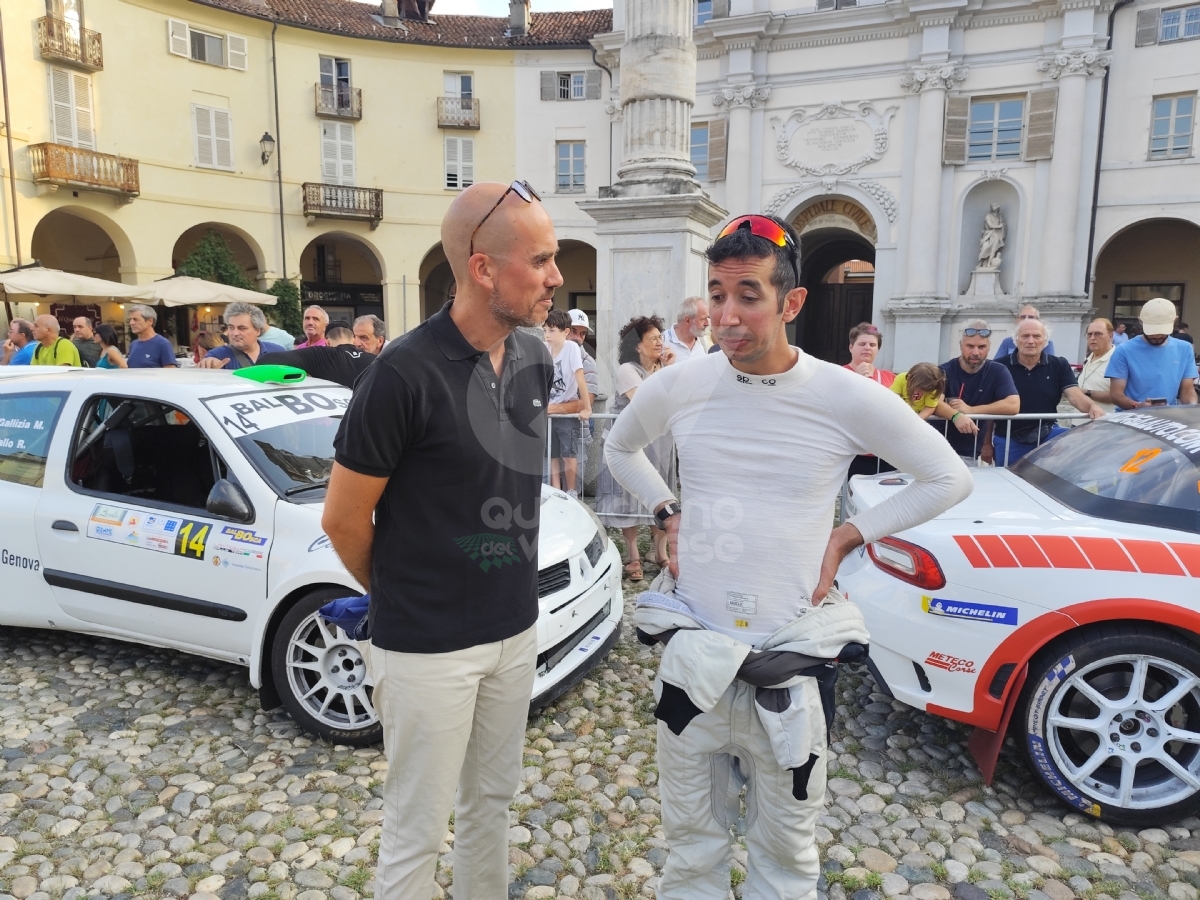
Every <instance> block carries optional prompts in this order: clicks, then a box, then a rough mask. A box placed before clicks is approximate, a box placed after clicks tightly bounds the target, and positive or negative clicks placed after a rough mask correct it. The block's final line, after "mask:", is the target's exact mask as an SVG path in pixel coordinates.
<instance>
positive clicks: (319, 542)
mask: <svg viewBox="0 0 1200 900" xmlns="http://www.w3.org/2000/svg"><path fill="white" fill-rule="evenodd" d="M332 549H333V544H332V543H330V541H329V535H327V534H323V535H321V536H320V537H319V538H317V539H316V540H315V541H313V542H312V543H311V544H309V545H308V552H309V553H316V552H317V551H318V550H332Z"/></svg>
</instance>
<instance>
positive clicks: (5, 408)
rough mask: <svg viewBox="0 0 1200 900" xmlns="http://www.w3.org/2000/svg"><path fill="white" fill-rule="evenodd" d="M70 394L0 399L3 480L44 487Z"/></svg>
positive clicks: (0, 467) (23, 395)
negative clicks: (55, 436)
mask: <svg viewBox="0 0 1200 900" xmlns="http://www.w3.org/2000/svg"><path fill="white" fill-rule="evenodd" d="M66 399H67V395H66V394H57V393H55V394H48V393H40V394H16V395H13V394H9V395H8V396H5V397H0V481H8V482H11V483H12V484H24V485H27V486H29V487H38V488H40V487H41V486H42V479H43V477H44V476H45V474H46V454H47V453H48V452H49V450H50V438H51V436H52V435H53V434H54V425H55V423H56V422H57V421H58V413H59V411H60V410H61V409H62V405H63V403H65V402H66Z"/></svg>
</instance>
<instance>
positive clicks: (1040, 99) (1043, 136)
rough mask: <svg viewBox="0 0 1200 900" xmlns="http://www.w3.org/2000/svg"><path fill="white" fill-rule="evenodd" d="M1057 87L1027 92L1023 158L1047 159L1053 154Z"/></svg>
mask: <svg viewBox="0 0 1200 900" xmlns="http://www.w3.org/2000/svg"><path fill="white" fill-rule="evenodd" d="M1057 108H1058V88H1056V87H1053V88H1046V89H1044V90H1040V91H1030V92H1029V127H1028V128H1027V129H1026V131H1025V159H1027V160H1033V159H1049V158H1050V157H1051V156H1053V155H1054V114H1055V111H1056V110H1057Z"/></svg>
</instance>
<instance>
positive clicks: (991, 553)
mask: <svg viewBox="0 0 1200 900" xmlns="http://www.w3.org/2000/svg"><path fill="white" fill-rule="evenodd" d="M975 541H976V543H978V544H979V546H980V548H981V549H982V550H983V552H984V553H986V554H987V555H988V559H990V560H991V561H992V565H993V566H995V567H996V568H997V569H1015V568H1017V561H1016V559H1014V558H1013V555H1012V554H1011V553H1009V552H1008V547H1006V546H1005V545H1004V541H1002V540H1000V538H999V536H997V535H994V534H977V535H975ZM1114 543H1115V542H1114Z"/></svg>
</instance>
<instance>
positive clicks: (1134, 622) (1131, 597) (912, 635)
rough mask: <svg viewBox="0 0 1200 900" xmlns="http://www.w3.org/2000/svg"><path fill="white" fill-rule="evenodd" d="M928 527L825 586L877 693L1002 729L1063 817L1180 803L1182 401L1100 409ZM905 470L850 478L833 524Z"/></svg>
mask: <svg viewBox="0 0 1200 900" xmlns="http://www.w3.org/2000/svg"><path fill="white" fill-rule="evenodd" d="M972 473H973V475H974V479H975V490H974V492H973V493H972V495H971V496H970V497H969V498H968V499H967V500H965V501H964V502H963V503H960V504H959V505H958V506H956V507H954V508H953V509H951V510H949V511H948V512H946V513H944V514H943V515H941V516H939V517H938V518H937V519H934V520H933V521H931V522H928V523H926V524H924V525H921V526H919V527H917V528H913V529H910V530H909V531H906V532H903V533H901V534H899V535H896V536H895V537H892V538H885V539H884V540H881V541H879V542H877V543H875V544H872V545H870V546H869V547H866V548H863V549H862V550H860V551H858V552H856V553H853V554H851V555H850V557H848V558H847V560H846V561H845V562H844V563H843V565H842V568H841V570H840V572H839V573H838V583H839V585H840V587H841V588H842V589H843V591H844V592H845V593H847V594H848V596H849V597H850V598H851V599H852V600H853V601H855V602H856V603H857V604H858V605H859V606H860V607H861V608H862V611H863V614H864V615H865V616H866V620H867V625H868V628H869V630H870V632H871V660H872V662H871V665H872V668H873V674H874V675H875V678H876V680H877V681H878V682H879V684H880V685H881V686H882V687H884V688H885V690H888V691H890V692H891V693H892V695H893V696H895V697H896V698H897V699H899V700H901V701H903V702H905V703H908V704H910V705H912V706H915V707H917V708H920V709H924V710H927V711H929V712H931V713H936V714H938V715H942V716H946V717H948V718H951V719H956V720H958V721H960V722H966V723H969V724H972V725H975V726H977V728H976V731H975V734H974V735H973V736H972V739H971V750H972V752H973V753H974V754H975V757H976V759H977V761H978V762H979V764H980V769H981V771H982V772H983V773H984V775H985V777H986V778H987V779H988V780H989V781H990V777H991V774H992V772H993V770H994V767H995V762H996V757H997V754H998V753H999V749H1000V743H1001V741H1002V740H1003V738H1004V735H1005V734H1006V733H1008V734H1011V735H1012V736H1013V737H1014V738H1015V739H1016V740H1017V742H1018V743H1019V744H1020V745H1021V746H1022V747H1023V748H1024V751H1025V753H1026V756H1027V757H1028V760H1029V763H1030V765H1031V766H1032V768H1033V769H1034V771H1036V772H1037V774H1038V775H1039V776H1040V777H1041V779H1042V781H1044V782H1045V783H1046V785H1048V786H1049V787H1050V789H1051V790H1053V791H1054V792H1055V793H1056V794H1057V795H1058V796H1059V797H1061V798H1062V800H1063V801H1064V802H1065V803H1067V804H1068V805H1069V806H1071V807H1073V808H1075V809H1078V810H1081V811H1083V812H1085V813H1089V814H1091V815H1093V816H1099V817H1103V818H1105V819H1109V820H1111V821H1113V822H1123V823H1129V824H1134V825H1150V824H1161V823H1168V822H1175V821H1178V820H1179V819H1181V818H1184V817H1186V816H1188V815H1191V814H1194V813H1195V812H1196V811H1197V810H1198V809H1200V407H1195V406H1192V407H1170V408H1167V407H1162V408H1155V409H1152V410H1137V411H1131V412H1123V413H1118V414H1115V415H1109V416H1106V417H1105V418H1104V419H1102V420H1100V421H1097V422H1095V423H1093V424H1090V425H1087V426H1084V427H1081V428H1075V429H1072V430H1071V431H1070V432H1069V433H1068V434H1065V435H1063V436H1062V437H1060V438H1058V439H1057V440H1054V441H1051V442H1050V443H1048V444H1046V445H1045V446H1043V447H1041V448H1039V449H1038V450H1035V451H1034V452H1032V453H1030V454H1029V455H1028V456H1026V457H1025V459H1024V460H1022V461H1021V462H1019V463H1017V464H1016V465H1014V466H1013V467H1012V468H1011V469H1007V470H1006V469H990V468H981V469H972ZM910 480H911V479H910V478H909V477H908V476H906V475H903V474H887V475H877V476H859V477H856V478H854V479H852V480H851V482H850V486H849V488H848V491H847V498H846V510H845V512H846V513H847V514H848V515H853V514H854V513H855V512H856V511H858V510H861V509H864V508H868V507H870V506H873V505H875V504H878V503H880V502H882V501H883V500H885V499H886V498H887V497H889V496H891V495H892V494H893V493H894V492H895V491H898V490H901V489H902V486H903V485H904V484H905V483H907V482H909V481H910Z"/></svg>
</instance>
